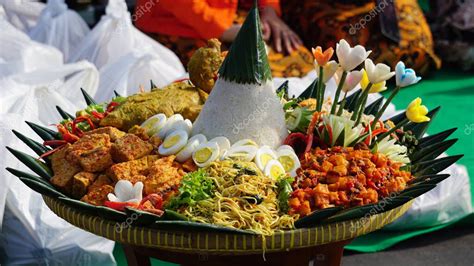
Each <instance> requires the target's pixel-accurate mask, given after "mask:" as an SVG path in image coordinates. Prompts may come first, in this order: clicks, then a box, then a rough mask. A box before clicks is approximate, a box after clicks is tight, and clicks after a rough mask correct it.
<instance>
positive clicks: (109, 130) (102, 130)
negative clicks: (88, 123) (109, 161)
mask: <svg viewBox="0 0 474 266" xmlns="http://www.w3.org/2000/svg"><path fill="white" fill-rule="evenodd" d="M92 134H107V135H109V137H110V140H111V141H112V142H115V141H116V140H117V139H119V138H121V137H123V136H125V134H127V133H125V132H123V131H120V130H119V129H117V128H115V127H99V128H96V129H93V130H91V131H86V132H84V135H92Z"/></svg>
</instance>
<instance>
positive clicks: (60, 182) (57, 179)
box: [51, 144, 81, 193]
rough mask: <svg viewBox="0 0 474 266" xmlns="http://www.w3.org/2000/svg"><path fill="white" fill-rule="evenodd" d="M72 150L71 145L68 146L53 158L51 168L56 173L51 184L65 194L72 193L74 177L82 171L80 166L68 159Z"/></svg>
mask: <svg viewBox="0 0 474 266" xmlns="http://www.w3.org/2000/svg"><path fill="white" fill-rule="evenodd" d="M70 150H71V144H67V145H66V146H65V147H64V148H62V149H60V150H59V151H57V152H55V153H54V154H53V155H52V156H51V168H52V169H53V173H54V176H53V177H52V178H51V183H52V184H53V185H54V186H56V187H57V188H58V189H59V190H61V191H63V192H65V193H71V190H72V179H73V176H74V175H75V174H76V173H78V172H79V171H81V167H80V166H79V164H77V163H75V162H71V161H69V160H67V159H66V155H67V154H68V153H69V151H70Z"/></svg>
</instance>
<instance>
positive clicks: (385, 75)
mask: <svg viewBox="0 0 474 266" xmlns="http://www.w3.org/2000/svg"><path fill="white" fill-rule="evenodd" d="M365 71H366V72H367V77H368V78H369V81H370V83H372V84H377V83H380V82H383V81H386V80H388V79H390V78H391V77H393V75H395V72H390V67H389V66H387V65H386V64H382V63H378V64H377V65H374V62H372V60H371V59H366V60H365Z"/></svg>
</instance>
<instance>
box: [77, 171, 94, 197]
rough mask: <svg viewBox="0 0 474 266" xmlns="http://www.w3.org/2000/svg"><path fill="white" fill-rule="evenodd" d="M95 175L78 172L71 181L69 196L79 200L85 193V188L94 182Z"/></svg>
mask: <svg viewBox="0 0 474 266" xmlns="http://www.w3.org/2000/svg"><path fill="white" fill-rule="evenodd" d="M96 177H97V174H94V173H89V172H79V173H77V174H75V175H74V177H73V179H72V192H71V195H72V196H73V197H74V198H76V199H80V198H82V197H83V196H84V195H85V194H86V193H87V188H88V187H89V186H90V185H91V184H92V183H93V182H94V181H95V179H96Z"/></svg>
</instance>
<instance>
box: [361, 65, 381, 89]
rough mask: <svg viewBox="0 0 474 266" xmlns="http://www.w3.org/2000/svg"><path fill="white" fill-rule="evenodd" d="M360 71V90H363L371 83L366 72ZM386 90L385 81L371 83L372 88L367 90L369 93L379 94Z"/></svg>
mask: <svg viewBox="0 0 474 266" xmlns="http://www.w3.org/2000/svg"><path fill="white" fill-rule="evenodd" d="M361 71H362V78H361V80H360V87H361V88H362V90H365V89H366V88H367V86H369V83H371V82H370V80H369V77H368V75H367V72H366V71H365V70H364V69H362V70H361ZM386 89H387V87H386V86H385V81H382V82H379V83H372V86H371V87H370V89H369V93H376V92H381V91H384V90H386Z"/></svg>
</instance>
